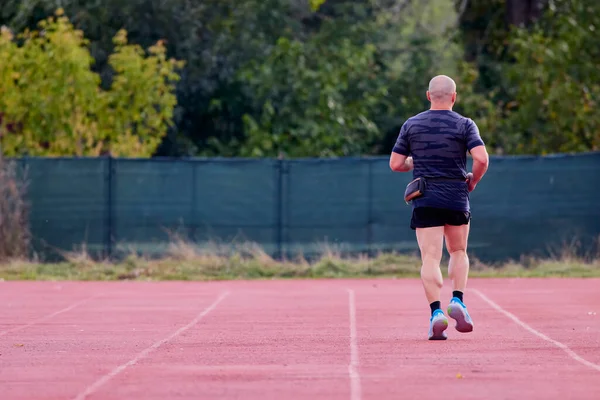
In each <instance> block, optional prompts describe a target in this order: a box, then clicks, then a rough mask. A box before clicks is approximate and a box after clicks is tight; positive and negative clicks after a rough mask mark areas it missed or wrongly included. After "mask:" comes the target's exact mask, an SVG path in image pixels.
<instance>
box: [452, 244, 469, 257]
mask: <svg viewBox="0 0 600 400" xmlns="http://www.w3.org/2000/svg"><path fill="white" fill-rule="evenodd" d="M448 254H450V257H466V256H467V249H466V246H464V247H462V248H461V247H459V248H455V249H448Z"/></svg>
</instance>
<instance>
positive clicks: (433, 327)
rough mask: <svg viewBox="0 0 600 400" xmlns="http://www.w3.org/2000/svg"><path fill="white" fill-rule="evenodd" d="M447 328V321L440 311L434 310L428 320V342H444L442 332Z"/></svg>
mask: <svg viewBox="0 0 600 400" xmlns="http://www.w3.org/2000/svg"><path fill="white" fill-rule="evenodd" d="M447 328H448V319H447V318H446V316H445V315H444V312H443V311H442V310H435V311H434V312H433V315H432V316H431V318H430V319H429V340H446V339H447V338H448V336H447V335H446V332H444V331H445V330H446V329H447Z"/></svg>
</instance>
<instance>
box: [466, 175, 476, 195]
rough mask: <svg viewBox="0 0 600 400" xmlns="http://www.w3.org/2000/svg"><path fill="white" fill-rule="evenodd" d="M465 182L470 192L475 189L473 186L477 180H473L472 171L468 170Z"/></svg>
mask: <svg viewBox="0 0 600 400" xmlns="http://www.w3.org/2000/svg"><path fill="white" fill-rule="evenodd" d="M466 181H467V184H468V185H469V192H472V191H473V190H475V187H476V186H477V182H475V179H474V178H473V173H472V172H469V173H468V174H467V179H466Z"/></svg>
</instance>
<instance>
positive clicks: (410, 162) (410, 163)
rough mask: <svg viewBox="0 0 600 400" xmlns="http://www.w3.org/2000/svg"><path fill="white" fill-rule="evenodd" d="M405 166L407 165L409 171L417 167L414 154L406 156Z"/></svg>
mask: <svg viewBox="0 0 600 400" xmlns="http://www.w3.org/2000/svg"><path fill="white" fill-rule="evenodd" d="M404 166H405V167H406V169H407V171H412V170H413V168H415V164H414V162H413V158H412V156H408V157H406V161H404Z"/></svg>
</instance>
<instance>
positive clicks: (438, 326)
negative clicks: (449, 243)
mask: <svg viewBox="0 0 600 400" xmlns="http://www.w3.org/2000/svg"><path fill="white" fill-rule="evenodd" d="M416 231H417V242H418V243H419V250H420V251H421V260H422V265H421V281H422V283H423V288H424V289H425V296H426V297H427V301H428V302H429V305H430V307H431V319H430V327H429V339H430V340H444V339H446V337H447V336H446V333H445V332H444V331H445V330H446V328H447V327H448V320H447V319H446V316H445V315H444V313H443V311H442V310H441V307H440V292H441V289H442V285H443V278H442V271H441V270H440V262H441V260H442V249H443V245H444V227H443V226H435V227H431V228H416Z"/></svg>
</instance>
